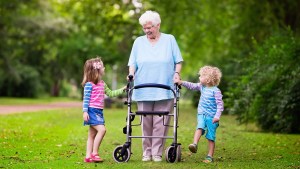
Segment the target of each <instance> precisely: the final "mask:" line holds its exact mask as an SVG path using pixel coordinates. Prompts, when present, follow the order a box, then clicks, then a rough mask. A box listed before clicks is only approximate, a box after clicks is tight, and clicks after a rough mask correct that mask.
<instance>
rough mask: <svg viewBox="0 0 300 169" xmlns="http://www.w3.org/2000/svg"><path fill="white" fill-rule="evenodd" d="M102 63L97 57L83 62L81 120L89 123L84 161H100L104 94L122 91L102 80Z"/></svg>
mask: <svg viewBox="0 0 300 169" xmlns="http://www.w3.org/2000/svg"><path fill="white" fill-rule="evenodd" d="M104 69H105V67H104V65H103V62H102V61H101V59H100V58H99V57H97V58H93V59H89V60H87V61H86V62H85V64H84V74H83V80H82V83H81V84H82V86H83V87H84V95H83V120H84V125H89V126H90V127H89V132H88V139H87V146H86V157H85V159H84V162H87V163H90V162H102V161H103V160H102V159H101V158H100V156H99V154H98V150H99V147H100V144H101V141H102V139H103V137H104V135H105V133H106V129H105V125H104V123H105V121H104V116H103V108H104V96H105V94H106V95H108V96H110V97H114V96H117V95H120V94H122V93H123V92H124V89H125V88H126V86H125V87H123V88H121V89H118V90H114V91H112V90H110V89H109V88H108V87H107V85H106V84H105V82H104V81H103V80H102V77H103V75H104Z"/></svg>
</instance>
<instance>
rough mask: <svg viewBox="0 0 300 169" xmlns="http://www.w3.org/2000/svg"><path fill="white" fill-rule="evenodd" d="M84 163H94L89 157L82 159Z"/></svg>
mask: <svg viewBox="0 0 300 169" xmlns="http://www.w3.org/2000/svg"><path fill="white" fill-rule="evenodd" d="M84 162H85V163H92V162H94V161H93V159H92V158H91V157H89V158H84Z"/></svg>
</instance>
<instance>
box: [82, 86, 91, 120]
mask: <svg viewBox="0 0 300 169" xmlns="http://www.w3.org/2000/svg"><path fill="white" fill-rule="evenodd" d="M92 87H93V86H92V84H91V83H89V82H88V83H86V84H85V85H84V91H83V101H82V111H83V120H84V121H88V120H89V115H88V113H87V111H88V107H89V103H90V98H91V92H92Z"/></svg>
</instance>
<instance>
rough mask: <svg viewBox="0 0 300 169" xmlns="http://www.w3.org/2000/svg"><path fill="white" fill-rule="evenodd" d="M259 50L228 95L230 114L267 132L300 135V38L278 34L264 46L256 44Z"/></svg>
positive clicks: (282, 33)
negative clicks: (256, 124)
mask: <svg viewBox="0 0 300 169" xmlns="http://www.w3.org/2000/svg"><path fill="white" fill-rule="evenodd" d="M254 43H255V42H254ZM255 49H256V50H255V52H254V53H252V54H251V55H250V57H249V59H248V60H247V61H246V65H248V67H246V68H245V69H244V70H243V71H244V72H245V74H244V75H243V76H242V77H241V78H240V79H239V80H238V81H237V82H236V84H235V85H234V86H236V87H235V88H234V87H232V88H231V89H230V91H229V92H228V93H226V94H227V96H228V97H229V99H228V100H227V102H228V103H229V105H230V106H229V107H230V110H229V112H231V113H233V114H237V115H238V119H239V120H240V122H242V123H247V122H249V121H255V122H257V123H258V125H259V126H260V127H261V128H262V129H264V130H266V131H273V132H285V133H299V132H300V126H299V125H297V123H298V121H299V116H300V114H299V113H300V112H299V111H300V107H299V106H300V67H299V63H300V43H299V39H297V38H296V37H295V36H294V35H293V34H292V33H291V32H290V31H287V32H280V33H274V34H273V35H272V36H270V37H269V38H268V39H267V40H266V41H265V42H264V43H263V44H262V45H259V44H256V43H255Z"/></svg>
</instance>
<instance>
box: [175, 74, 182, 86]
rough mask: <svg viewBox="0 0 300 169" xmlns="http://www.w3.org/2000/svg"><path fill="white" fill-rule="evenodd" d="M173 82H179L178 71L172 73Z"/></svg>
mask: <svg viewBox="0 0 300 169" xmlns="http://www.w3.org/2000/svg"><path fill="white" fill-rule="evenodd" d="M173 82H174V83H177V84H178V83H179V82H181V79H180V76H179V74H178V73H175V74H174V77H173Z"/></svg>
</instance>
